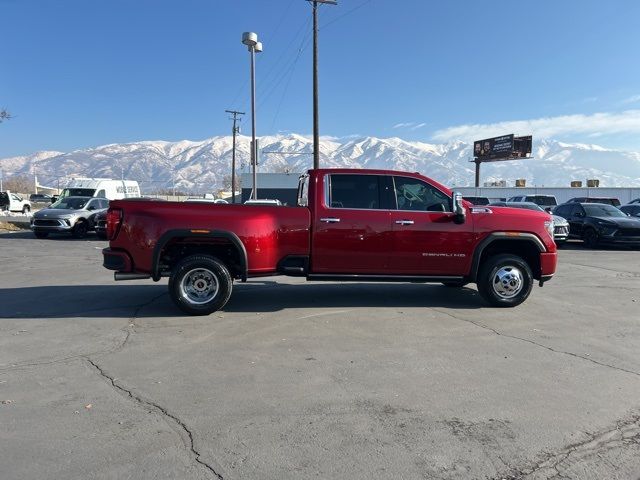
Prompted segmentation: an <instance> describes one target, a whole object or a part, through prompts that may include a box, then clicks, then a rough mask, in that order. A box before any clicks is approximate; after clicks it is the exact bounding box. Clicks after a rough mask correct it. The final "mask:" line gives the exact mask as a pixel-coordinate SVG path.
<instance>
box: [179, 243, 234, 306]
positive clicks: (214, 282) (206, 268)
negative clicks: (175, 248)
mask: <svg viewBox="0 0 640 480" xmlns="http://www.w3.org/2000/svg"><path fill="white" fill-rule="evenodd" d="M232 286H233V280H232V279H231V275H230V274H229V270H228V269H227V267H226V266H225V265H224V263H222V262H220V261H219V260H218V259H217V258H215V257H211V256H209V255H190V256H188V257H185V258H183V259H182V260H180V262H178V264H177V265H176V266H175V268H174V269H173V271H172V272H171V276H170V277H169V294H170V296H171V299H172V300H173V302H174V303H175V304H176V305H177V306H178V308H179V309H180V310H182V311H183V312H185V313H187V314H189V315H209V314H210V313H213V312H215V311H217V310H220V309H221V308H222V307H224V306H225V305H226V303H227V302H228V301H229V297H231V290H232Z"/></svg>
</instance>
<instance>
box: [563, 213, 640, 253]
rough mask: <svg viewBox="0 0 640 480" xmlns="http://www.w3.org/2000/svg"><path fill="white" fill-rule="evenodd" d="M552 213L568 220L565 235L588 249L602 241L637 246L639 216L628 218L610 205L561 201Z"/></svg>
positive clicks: (639, 228) (639, 227)
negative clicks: (567, 234)
mask: <svg viewBox="0 0 640 480" xmlns="http://www.w3.org/2000/svg"><path fill="white" fill-rule="evenodd" d="M554 213H555V214H556V215H559V216H561V217H564V218H566V219H567V221H568V222H569V238H578V239H582V240H583V241H584V244H585V246H587V247H589V248H596V247H597V246H598V245H600V244H606V243H608V244H624V245H633V246H640V218H634V217H629V216H627V214H626V213H624V212H623V211H622V210H620V209H619V208H616V207H614V206H613V205H608V204H605V203H565V204H563V205H558V206H557V207H556V209H555V211H554Z"/></svg>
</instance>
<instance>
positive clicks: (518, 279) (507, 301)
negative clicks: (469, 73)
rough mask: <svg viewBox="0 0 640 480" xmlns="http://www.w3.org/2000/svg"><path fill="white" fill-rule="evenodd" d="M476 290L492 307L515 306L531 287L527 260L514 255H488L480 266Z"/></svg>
mask: <svg viewBox="0 0 640 480" xmlns="http://www.w3.org/2000/svg"><path fill="white" fill-rule="evenodd" d="M477 285H478V292H479V293H480V295H481V296H482V298H483V299H484V300H485V301H487V302H488V303H489V304H491V305H492V306H494V307H515V306H516V305H520V304H521V303H522V302H524V301H525V300H526V299H527V297H528V296H529V294H530V293H531V289H532V287H533V275H532V274H531V268H529V265H528V264H527V262H525V261H524V260H523V259H522V258H521V257H518V256H516V255H508V254H504V255H496V256H494V257H489V258H488V259H487V260H486V262H485V263H484V265H482V267H481V268H480V272H479V273H478V278H477Z"/></svg>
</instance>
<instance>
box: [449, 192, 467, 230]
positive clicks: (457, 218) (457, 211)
mask: <svg viewBox="0 0 640 480" xmlns="http://www.w3.org/2000/svg"><path fill="white" fill-rule="evenodd" d="M452 200H453V214H454V217H453V221H454V222H455V223H457V224H461V223H464V222H465V221H466V219H467V211H466V210H465V208H464V205H463V204H462V194H461V193H460V192H453V198H452Z"/></svg>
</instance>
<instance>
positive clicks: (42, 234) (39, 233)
mask: <svg viewBox="0 0 640 480" xmlns="http://www.w3.org/2000/svg"><path fill="white" fill-rule="evenodd" d="M33 234H34V235H35V236H36V238H47V237H48V236H49V232H33Z"/></svg>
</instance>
